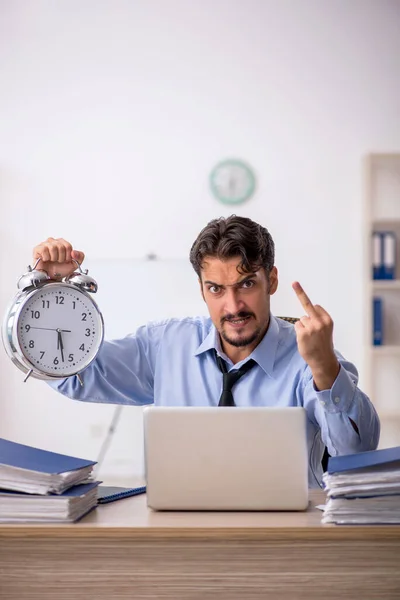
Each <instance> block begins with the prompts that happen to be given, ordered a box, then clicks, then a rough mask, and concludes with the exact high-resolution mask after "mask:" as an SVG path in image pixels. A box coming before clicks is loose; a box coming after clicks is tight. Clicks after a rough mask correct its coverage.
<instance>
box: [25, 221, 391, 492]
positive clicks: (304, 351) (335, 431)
mask: <svg viewBox="0 0 400 600" xmlns="http://www.w3.org/2000/svg"><path fill="white" fill-rule="evenodd" d="M274 254H275V249H274V242H273V240H272V238H271V235H270V234H269V232H268V231H267V229H265V228H264V227H262V226H261V225H258V224H257V223H255V222H253V221H251V220H250V219H247V218H244V217H237V216H235V215H232V216H230V217H228V218H226V219H225V218H220V219H215V220H213V221H211V222H210V223H208V225H207V226H206V227H205V228H204V229H203V230H202V231H201V232H200V234H199V236H198V238H197V239H196V241H195V242H194V244H193V246H192V248H191V252H190V261H191V263H192V266H193V268H194V270H195V271H196V273H197V275H198V278H199V283H200V292H201V294H202V296H203V299H204V301H205V302H206V304H207V308H208V310H209V313H210V318H206V317H188V318H184V319H168V320H165V321H162V322H158V323H149V324H147V325H145V326H143V327H140V328H139V329H138V331H137V332H136V333H135V334H131V335H128V336H127V337H125V338H123V339H121V340H115V341H106V342H104V344H103V346H102V347H101V349H100V351H99V353H98V355H97V357H96V360H95V361H94V362H93V363H91V365H89V367H87V368H86V369H85V370H84V371H83V372H82V377H83V380H84V386H83V387H82V386H81V385H80V383H79V382H78V379H77V377H71V378H68V379H65V380H59V381H56V382H54V381H53V382H51V383H50V385H52V386H53V387H54V388H55V389H57V390H58V391H60V392H61V393H62V394H65V395H66V396H69V397H71V398H75V399H78V400H85V401H92V402H109V403H116V404H135V405H145V404H150V403H153V402H155V403H156V404H158V405H164V406H171V405H174V406H199V405H206V406H208V405H209V406H217V405H218V403H219V401H220V400H221V403H222V404H235V405H237V406H304V407H305V409H306V411H307V416H308V419H307V437H308V450H309V485H310V487H315V486H318V485H320V482H321V477H322V467H321V458H322V456H323V453H324V449H325V446H326V447H327V448H328V451H329V453H330V454H331V455H333V456H335V455H338V454H345V453H351V452H360V451H365V450H373V449H375V448H376V447H377V445H378V441H379V432H380V425H379V419H378V416H377V413H376V411H375V409H374V407H373V405H372V403H371V402H370V400H369V399H368V397H367V396H366V395H365V394H364V393H363V392H362V391H361V390H360V389H359V388H358V387H357V381H358V373H357V370H356V368H355V367H354V365H352V364H351V363H350V362H348V361H346V360H345V359H344V358H343V357H342V356H341V354H339V352H337V351H336V350H335V349H334V347H333V340H332V332H333V322H332V319H331V317H330V316H329V314H328V313H327V312H326V311H325V310H324V309H323V308H322V307H321V306H318V305H313V304H312V302H311V301H310V299H309V298H308V297H307V295H306V293H305V292H304V290H303V289H302V287H301V285H300V284H299V283H298V282H295V283H294V284H293V289H294V291H295V293H296V294H297V297H298V299H299V301H300V303H301V305H302V307H303V310H304V312H305V315H304V316H303V317H301V319H300V320H299V321H298V322H297V323H296V324H295V325H294V326H293V325H292V324H289V323H287V322H286V321H283V320H281V319H278V318H276V317H274V316H273V315H272V314H271V313H270V296H271V295H272V294H274V293H275V292H276V289H277V287H278V271H277V269H276V267H275V265H274ZM33 257H34V259H35V260H36V259H37V258H41V259H42V263H40V264H41V268H42V269H44V270H45V271H47V273H48V274H49V275H50V277H52V278H55V279H59V278H62V277H65V276H67V275H69V274H70V273H71V272H72V271H73V270H74V263H73V262H71V259H72V258H74V259H75V260H77V261H78V262H79V263H81V262H82V261H83V259H84V254H83V253H82V252H78V251H75V250H73V249H72V246H71V244H69V243H68V242H66V241H65V240H63V239H54V238H49V239H48V240H47V241H46V242H43V243H42V244H39V245H38V246H36V248H35V249H34V252H33ZM40 264H39V266H40ZM250 359H252V360H250ZM244 365H246V366H244ZM242 367H243V369H241V368H242ZM239 370H240V373H238V371H239ZM221 371H222V372H221ZM224 372H225V374H224V375H223V373H224ZM227 372H229V373H231V372H236V374H237V375H236V377H235V375H230V376H229V377H228V375H227V374H226V373H227ZM239 376H240V379H239ZM229 378H231V379H232V378H233V379H234V380H235V383H234V385H233V384H232V381H231V382H230V384H229V385H228V384H227V381H228V379H229ZM223 381H224V386H223V385H222V383H223ZM223 388H224V389H223Z"/></svg>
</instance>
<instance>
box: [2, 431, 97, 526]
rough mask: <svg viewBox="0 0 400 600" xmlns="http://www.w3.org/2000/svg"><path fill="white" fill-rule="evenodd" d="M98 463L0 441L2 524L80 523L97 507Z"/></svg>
mask: <svg viewBox="0 0 400 600" xmlns="http://www.w3.org/2000/svg"><path fill="white" fill-rule="evenodd" d="M95 464H96V463H95V462H94V461H88V460H83V459H80V458H75V457H72V456H67V455H65V454H57V453H55V452H49V451H47V450H41V449H39V448H34V447H32V446H25V445H23V444H17V443H16V442H11V441H9V440H5V439H2V438H0V522H2V523H11V522H14V523H15V522H40V523H57V522H62V523H69V522H73V521H77V520H78V519H80V518H81V517H82V516H83V515H85V514H86V513H88V512H89V511H90V510H92V509H93V508H94V507H95V506H96V505H97V486H98V485H99V482H98V481H93V480H92V479H91V475H92V470H93V467H94V465H95Z"/></svg>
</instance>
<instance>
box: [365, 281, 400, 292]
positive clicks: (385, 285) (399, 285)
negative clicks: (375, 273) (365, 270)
mask: <svg viewBox="0 0 400 600" xmlns="http://www.w3.org/2000/svg"><path fill="white" fill-rule="evenodd" d="M371 283H372V288H373V289H374V290H400V279H373V280H372V281H371Z"/></svg>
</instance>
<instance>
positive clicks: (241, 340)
mask: <svg viewBox="0 0 400 600" xmlns="http://www.w3.org/2000/svg"><path fill="white" fill-rule="evenodd" d="M254 316H255V315H253V314H252V313H248V312H244V311H241V312H239V313H238V314H237V315H226V317H224V318H223V319H222V322H221V329H220V332H219V333H220V336H221V337H222V339H223V340H224V341H225V342H227V343H228V344H230V345H231V346H235V348H244V347H246V346H250V345H251V344H254V342H256V341H257V340H260V339H261V337H262V333H263V332H262V328H261V327H257V328H256V329H255V330H254V331H253V332H252V333H248V334H246V335H240V334H237V335H236V336H235V337H230V336H229V335H228V334H227V332H226V331H225V329H224V323H225V322H226V321H228V322H229V321H232V320H234V319H245V318H246V317H254Z"/></svg>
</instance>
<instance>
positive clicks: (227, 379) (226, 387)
mask: <svg viewBox="0 0 400 600" xmlns="http://www.w3.org/2000/svg"><path fill="white" fill-rule="evenodd" d="M215 357H216V359H217V364H218V366H219V369H220V371H221V372H222V377H223V381H222V394H221V398H220V399H219V403H218V406H236V405H235V401H234V399H233V394H232V388H233V386H234V385H235V383H236V382H237V381H238V380H239V379H240V378H241V377H242V375H244V374H245V373H247V371H250V369H251V368H252V367H254V365H255V364H256V362H255V360H253V359H252V358H251V359H250V360H248V361H247V363H246V364H244V365H243V366H242V367H240V369H237V370H236V371H230V372H229V373H228V369H227V367H226V362H225V361H224V359H223V358H221V357H220V356H218V354H217V353H216V352H215Z"/></svg>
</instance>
